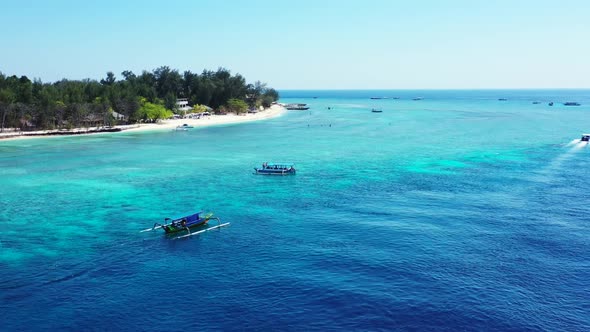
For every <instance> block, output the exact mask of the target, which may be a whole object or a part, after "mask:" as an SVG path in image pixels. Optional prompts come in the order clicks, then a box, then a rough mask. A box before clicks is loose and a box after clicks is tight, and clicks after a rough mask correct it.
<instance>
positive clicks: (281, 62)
mask: <svg viewBox="0 0 590 332" xmlns="http://www.w3.org/2000/svg"><path fill="white" fill-rule="evenodd" d="M589 40H590V1H581V0H580V1H574V0H562V1H544V0H536V1H529V0H521V1H518V0H513V1H504V0H498V1H478V0H472V1H467V0H447V1H427V0H416V1H396V0H389V1H387V0H383V1H380V0H365V1H346V0H344V1H332V0H324V1H322V0H316V1H307V0H297V1H283V0H274V1H266V0H264V1H256V0H249V1H237V0H235V1H234V0H227V1H221V0H220V1H205V0H200V1H199V0H194V1H188V0H187V1H180V0H167V1H149V0H144V1H136V0H128V1H111V0H102V1H93V2H90V1H65V0H54V1H34V0H20V1H13V0H0V45H1V46H0V71H2V72H3V73H4V74H7V75H12V74H16V75H27V76H29V77H31V78H32V77H38V78H41V79H42V80H43V81H54V80H57V79H61V78H70V79H82V78H93V79H100V78H102V77H104V76H105V73H106V72H107V71H113V72H114V73H116V74H117V76H118V77H120V76H121V75H120V73H121V72H122V71H123V70H132V71H134V72H136V73H139V72H141V71H142V70H144V69H147V70H151V69H154V68H156V67H159V66H162V65H167V66H170V67H171V68H175V69H179V70H180V71H181V72H182V71H184V70H191V71H193V72H201V71H202V70H203V69H216V68H218V67H220V66H223V67H225V68H227V69H229V70H231V71H232V73H240V74H242V75H244V76H245V77H246V78H247V79H248V80H249V81H255V80H261V81H263V82H267V83H268V84H269V85H270V86H272V87H275V88H277V89H454V88H460V89H461V88H463V89H479V88H590V61H589V60H588V59H590V42H588V41H589Z"/></svg>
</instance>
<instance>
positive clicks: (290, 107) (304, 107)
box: [285, 104, 309, 111]
mask: <svg viewBox="0 0 590 332" xmlns="http://www.w3.org/2000/svg"><path fill="white" fill-rule="evenodd" d="M285 108H286V109H288V110H292V111H305V110H308V109H309V106H307V104H287V105H286V106H285Z"/></svg>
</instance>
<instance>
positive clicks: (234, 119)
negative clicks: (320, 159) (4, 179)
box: [0, 105, 286, 142]
mask: <svg viewBox="0 0 590 332" xmlns="http://www.w3.org/2000/svg"><path fill="white" fill-rule="evenodd" d="M285 113H286V109H285V108H284V107H282V106H280V105H272V106H271V107H269V108H266V109H264V110H262V111H258V112H257V113H254V114H251V113H245V114H242V115H236V114H233V113H229V114H227V115H215V114H213V115H209V116H206V117H204V118H200V119H167V120H161V121H160V122H157V123H138V124H132V125H119V126H113V127H109V128H104V127H92V128H76V129H72V130H69V131H63V130H39V131H30V132H11V133H0V142H6V141H14V140H23V139H34V138H50V137H67V136H80V135H99V134H112V133H120V132H148V131H162V130H174V129H176V127H177V126H182V125H183V124H187V125H190V126H193V127H208V126H215V125H225V124H236V123H245V122H252V121H259V120H266V119H272V118H276V117H279V116H281V115H283V114H285ZM101 128H102V129H101Z"/></svg>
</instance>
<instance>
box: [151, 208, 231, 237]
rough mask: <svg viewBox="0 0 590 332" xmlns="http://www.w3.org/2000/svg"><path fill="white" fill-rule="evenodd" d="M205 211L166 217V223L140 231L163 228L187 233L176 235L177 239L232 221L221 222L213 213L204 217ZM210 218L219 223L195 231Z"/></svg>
mask: <svg viewBox="0 0 590 332" xmlns="http://www.w3.org/2000/svg"><path fill="white" fill-rule="evenodd" d="M201 213H203V212H197V213H195V214H191V215H189V216H186V217H182V218H178V219H174V220H172V219H170V218H166V219H164V221H165V224H160V223H155V224H154V226H153V227H152V228H147V229H144V230H142V231H140V232H142V233H143V232H149V231H154V230H156V229H160V228H161V229H163V230H164V233H165V234H167V235H168V234H176V233H179V234H181V233H185V234H184V235H181V236H178V237H176V239H180V238H185V237H189V236H193V235H197V234H201V233H204V232H207V231H210V230H213V229H218V228H221V227H224V226H228V225H229V224H230V223H224V224H222V223H221V219H219V218H218V217H214V216H213V213H207V214H206V215H205V216H204V217H202V216H201ZM210 220H217V223H218V224H217V225H216V226H213V227H208V228H205V229H202V230H199V231H194V230H193V229H194V228H202V227H201V226H206V225H207V224H208V223H209V221H210Z"/></svg>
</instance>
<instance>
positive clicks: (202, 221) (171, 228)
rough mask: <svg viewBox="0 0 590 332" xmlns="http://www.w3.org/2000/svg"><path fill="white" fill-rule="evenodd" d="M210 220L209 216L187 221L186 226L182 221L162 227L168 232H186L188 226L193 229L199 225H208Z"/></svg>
mask: <svg viewBox="0 0 590 332" xmlns="http://www.w3.org/2000/svg"><path fill="white" fill-rule="evenodd" d="M208 222H209V218H203V219H200V220H197V221H195V222H192V223H186V225H185V226H183V225H182V222H179V223H176V224H171V225H166V226H162V229H163V230H164V232H166V234H174V233H179V232H186V231H187V228H188V229H193V228H196V227H199V226H204V225H207V223H208Z"/></svg>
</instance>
